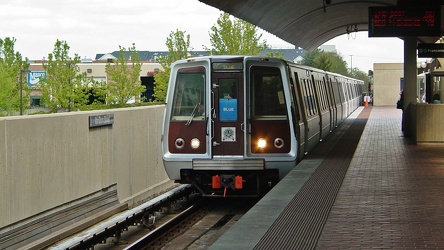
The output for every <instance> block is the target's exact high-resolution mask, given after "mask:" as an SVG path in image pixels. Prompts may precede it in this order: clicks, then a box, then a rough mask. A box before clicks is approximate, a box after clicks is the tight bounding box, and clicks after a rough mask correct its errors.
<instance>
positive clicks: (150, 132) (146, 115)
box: [0, 105, 173, 232]
mask: <svg viewBox="0 0 444 250" xmlns="http://www.w3.org/2000/svg"><path fill="white" fill-rule="evenodd" d="M163 111H164V106H163V105H158V106H149V107H135V108H123V109H113V110H100V111H88V112H71V113H60V114H48V115H32V116H14V117H2V118H0V201H1V202H0V211H2V215H1V216H0V229H3V230H6V229H7V227H10V225H13V224H14V223H15V224H14V226H16V225H17V222H20V221H21V220H25V219H26V218H30V217H32V216H36V215H42V214H44V213H47V212H48V211H50V210H51V209H53V208H56V207H57V208H62V207H63V206H65V205H66V206H68V205H69V203H70V202H72V201H74V200H79V199H81V198H82V197H87V196H88V195H90V194H92V193H95V192H97V191H100V190H102V189H107V188H108V187H110V186H112V185H117V192H118V198H119V201H120V202H121V203H128V204H129V206H130V207H131V206H135V205H138V203H140V202H141V201H142V200H144V199H146V198H148V197H149V196H151V195H153V194H155V193H158V192H160V191H162V190H165V189H167V188H169V187H171V186H172V185H173V183H172V182H171V181H170V180H169V179H168V177H167V175H166V173H165V171H164V168H163V162H162V155H161V151H160V138H161V123H162V118H163ZM103 114H112V115H113V117H114V121H113V124H112V125H106V126H100V127H94V128H90V126H89V118H90V116H97V115H103ZM8 225H9V226H8ZM0 232H1V230H0Z"/></svg>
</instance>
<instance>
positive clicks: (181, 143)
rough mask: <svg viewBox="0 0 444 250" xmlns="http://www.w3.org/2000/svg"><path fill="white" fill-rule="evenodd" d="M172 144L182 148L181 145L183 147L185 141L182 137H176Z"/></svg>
mask: <svg viewBox="0 0 444 250" xmlns="http://www.w3.org/2000/svg"><path fill="white" fill-rule="evenodd" d="M174 145H175V146H176V148H178V149H182V148H183V147H185V141H184V140H183V139H182V138H177V139H176V141H175V142H174Z"/></svg>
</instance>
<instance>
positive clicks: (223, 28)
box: [207, 13, 268, 55]
mask: <svg viewBox="0 0 444 250" xmlns="http://www.w3.org/2000/svg"><path fill="white" fill-rule="evenodd" d="M209 35H210V42H211V46H212V48H211V49H207V50H209V51H211V53H212V54H214V55H258V54H259V52H261V51H262V50H264V49H266V48H267V47H268V45H267V43H266V41H265V40H264V41H261V38H262V34H258V30H257V27H256V26H254V25H253V24H250V23H248V22H246V21H243V20H241V19H237V18H234V19H233V20H232V19H231V18H230V15H229V14H228V13H222V14H221V15H220V16H219V18H218V19H217V23H216V25H214V26H213V27H211V31H210V32H209Z"/></svg>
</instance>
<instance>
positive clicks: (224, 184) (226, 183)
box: [211, 175, 246, 196]
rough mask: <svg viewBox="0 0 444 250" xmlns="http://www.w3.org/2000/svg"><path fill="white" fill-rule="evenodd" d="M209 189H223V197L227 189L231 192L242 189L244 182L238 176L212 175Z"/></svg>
mask: <svg viewBox="0 0 444 250" xmlns="http://www.w3.org/2000/svg"><path fill="white" fill-rule="evenodd" d="M211 179H212V182H211V187H212V188H213V189H219V188H223V189H224V196H225V194H226V191H227V189H228V188H231V189H232V190H236V189H243V183H244V182H246V181H245V180H244V179H243V177H242V176H240V175H213V176H212V178H211Z"/></svg>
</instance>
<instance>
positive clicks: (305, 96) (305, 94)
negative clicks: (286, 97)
mask: <svg viewBox="0 0 444 250" xmlns="http://www.w3.org/2000/svg"><path fill="white" fill-rule="evenodd" d="M301 83H302V84H301V88H302V94H303V100H304V104H305V111H306V113H307V115H308V116H311V115H312V113H311V109H310V101H309V93H308V91H307V82H306V81H305V79H301Z"/></svg>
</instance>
